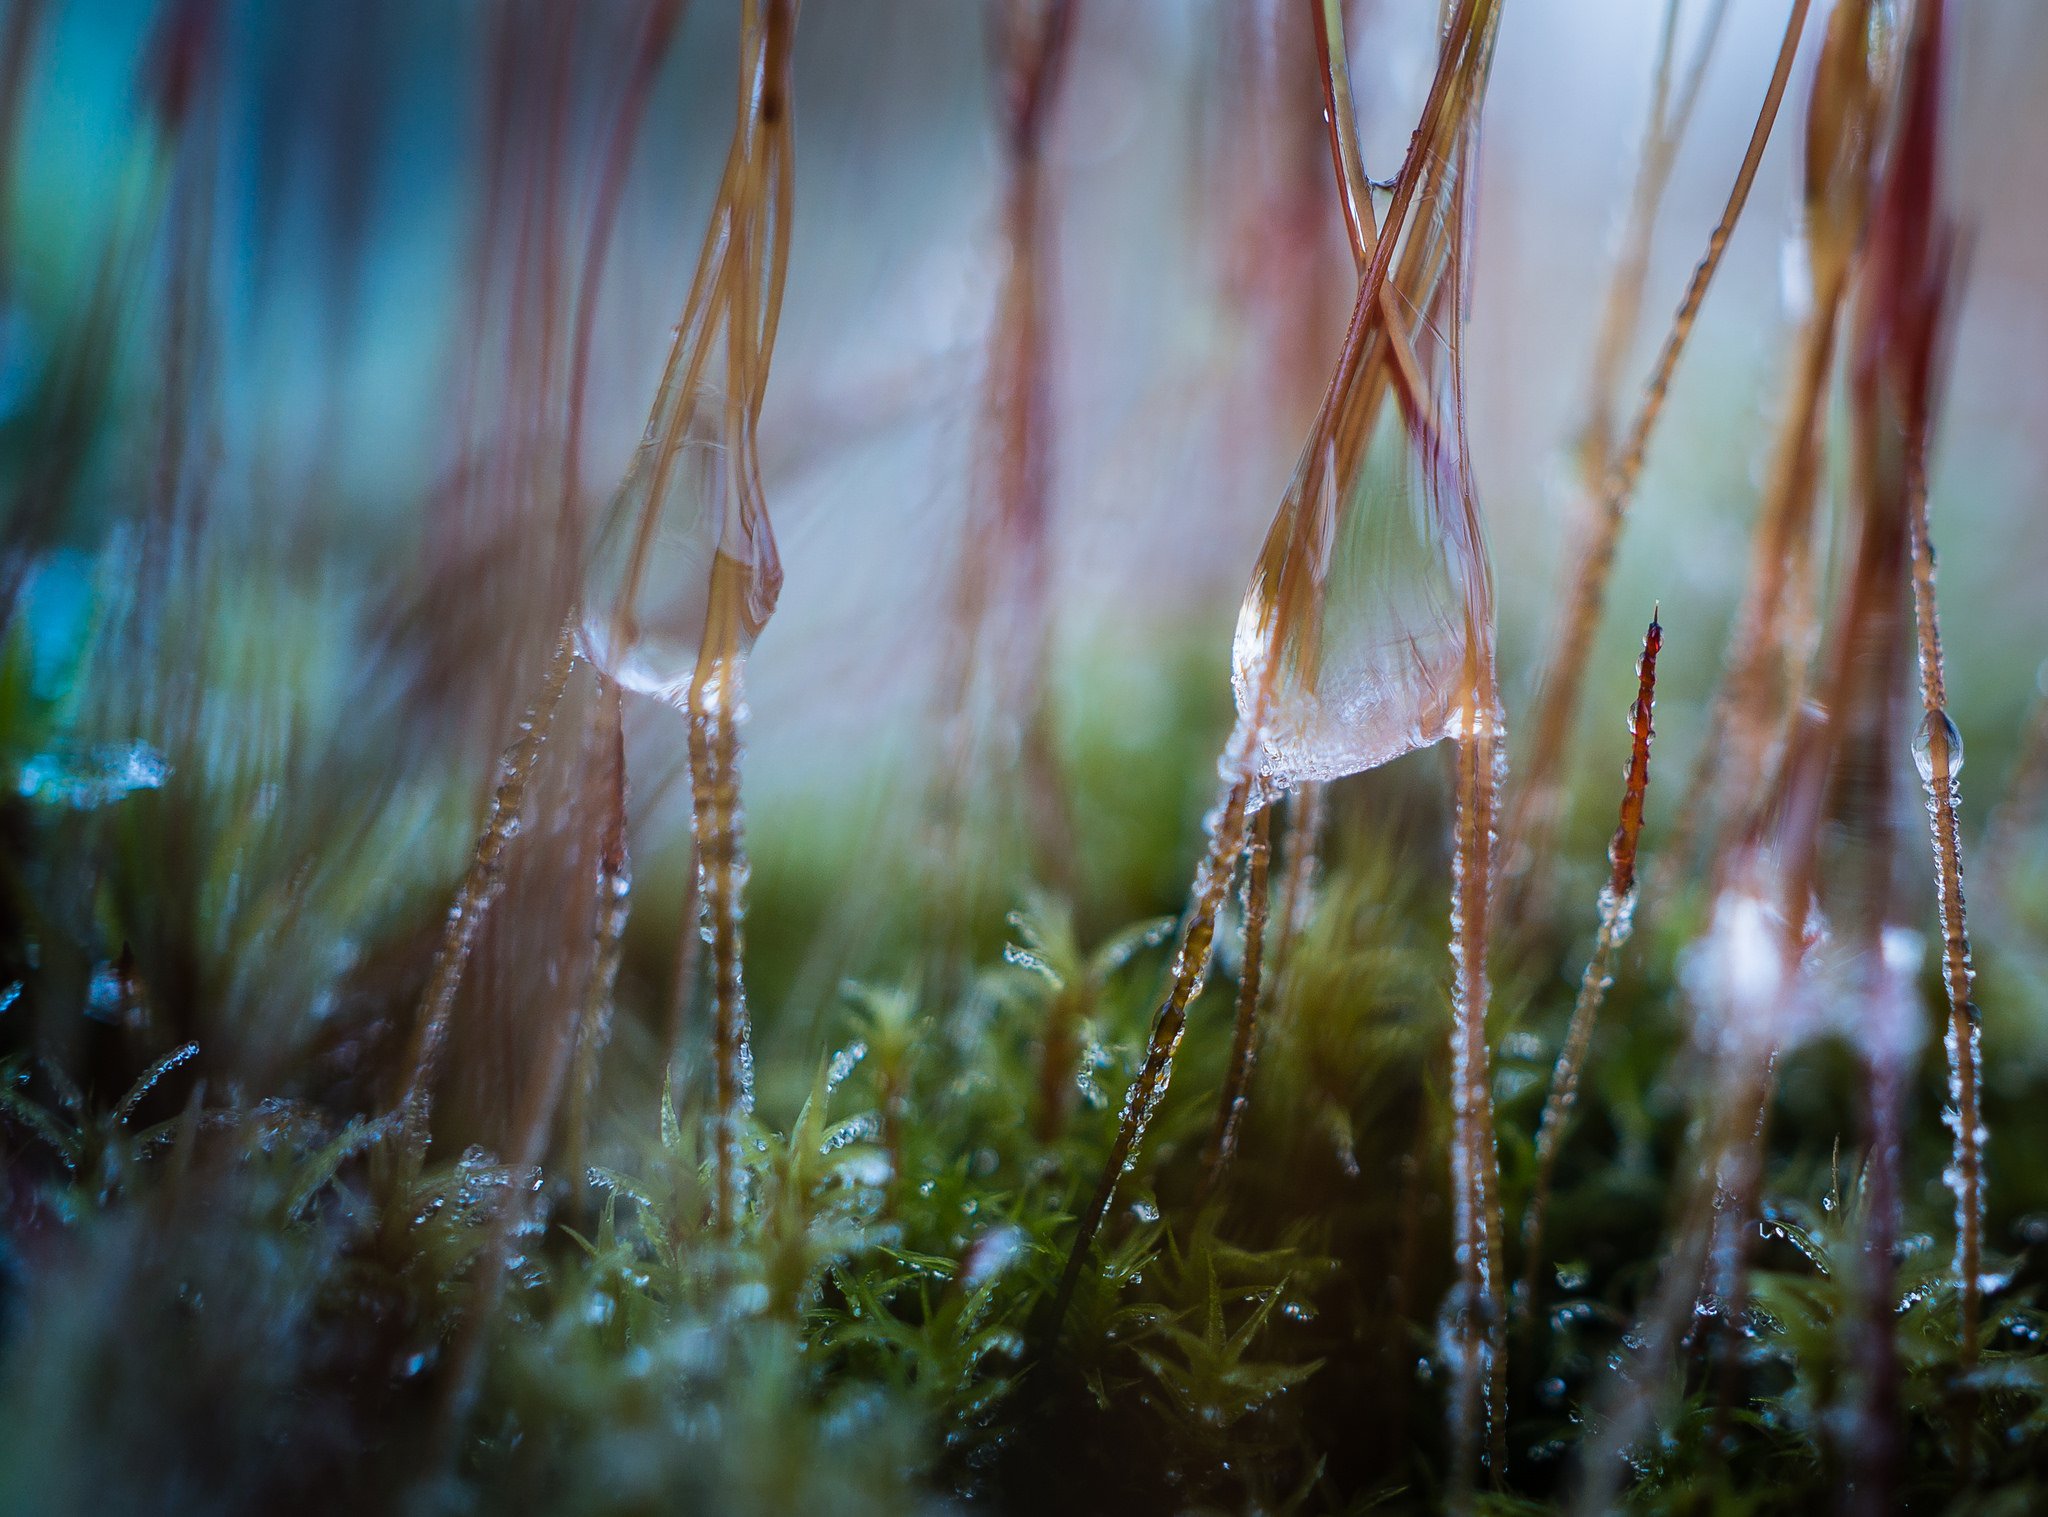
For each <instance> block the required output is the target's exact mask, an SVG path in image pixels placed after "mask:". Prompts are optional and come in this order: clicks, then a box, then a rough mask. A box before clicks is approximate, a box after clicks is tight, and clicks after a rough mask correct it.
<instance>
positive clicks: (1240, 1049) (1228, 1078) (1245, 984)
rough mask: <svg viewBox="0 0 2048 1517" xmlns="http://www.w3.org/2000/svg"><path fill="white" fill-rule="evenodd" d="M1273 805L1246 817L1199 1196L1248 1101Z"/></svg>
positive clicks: (1214, 1181) (1213, 1177)
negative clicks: (1234, 941) (1230, 974)
mask: <svg viewBox="0 0 2048 1517" xmlns="http://www.w3.org/2000/svg"><path fill="white" fill-rule="evenodd" d="M1272 821H1273V808H1272V807H1271V806H1262V807H1261V808H1259V813H1258V815H1257V816H1256V817H1254V818H1253V819H1252V830H1251V838H1250V840H1249V841H1248V842H1247V843H1246V845H1245V881H1244V964H1243V967H1242V969H1241V970H1240V971H1239V974H1238V980H1237V1020H1236V1024H1235V1026H1234V1028H1233V1030H1232V1033H1231V1039H1230V1063H1229V1064H1228V1066H1227V1067H1226V1068H1225V1071H1224V1076H1223V1089H1222V1092H1221V1093H1220V1094H1219V1095H1218V1097H1217V1101H1216V1120H1215V1124H1214V1125H1213V1126H1212V1127H1211V1128H1210V1130H1209V1146H1208V1149H1207V1150H1206V1152H1204V1154H1203V1156H1202V1196H1203V1197H1204V1198H1205V1199H1206V1198H1207V1197H1208V1196H1210V1195H1212V1194H1214V1192H1215V1191H1216V1188H1217V1187H1218V1186H1219V1185H1220V1184H1221V1183H1222V1181H1223V1175H1224V1172H1225V1171H1226V1170H1227V1169H1228V1168H1229V1167H1230V1161H1231V1158H1232V1157H1233V1156H1234V1155H1235V1154H1236V1152H1237V1132H1238V1126H1239V1124H1240V1123H1241V1122H1242V1121H1243V1118H1244V1111H1245V1107H1246V1106H1248V1105H1249V1104H1250V1103H1251V1080H1252V1060H1253V1059H1254V1058H1255V1057H1256V1056H1257V1054H1258V1030H1259V982H1260V976H1261V972H1262V970H1263V968H1264V958H1265V946H1266V904H1267V901H1268V899H1269V896H1270V892H1269V889H1268V871H1269V866H1270V864H1271V858H1272V850H1271V848H1270V847H1269V842H1270V839H1271V836H1272Z"/></svg>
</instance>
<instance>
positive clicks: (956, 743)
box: [937, 0, 1079, 937]
mask: <svg viewBox="0 0 2048 1517" xmlns="http://www.w3.org/2000/svg"><path fill="white" fill-rule="evenodd" d="M1078 10H1079V5H1078V0H1042V3H1032V0H1003V3H1002V4H1000V5H999V6H997V7H996V10H995V17H996V27H997V32H998V35H999V37H1000V40H1001V52H1002V64H1001V76H1002V78H1001V86H1002V87H1001V91H1000V99H1001V106H1002V133H1001V140H1002V153H1003V201H1002V232H1003V272H1002V280H1001V283H1000V286H999V288H998V291H997V295H996V309H995V317H994V322H993V328H992V334H991V338H990V351H989V356H988V368H987V373H986V375H985V377H984V381H983V395H982V421H981V427H982V433H983V438H984V441H983V446H982V457H981V460H980V468H981V469H982V470H983V471H985V474H986V482H985V484H984V486H983V487H982V488H980V489H977V491H976V492H975V498H974V509H973V512H972V515H971V519H970V520H969V522H968V523H967V532H966V537H965V543H964V548H963V556H962V559H961V563H960V571H959V578H958V580H957V581H956V583H955V585H954V588H953V599H952V620H953V627H954V636H953V637H952V639H950V640H949V643H948V648H947V656H946V667H945V669H944V670H943V672H942V674H941V677H940V689H941V690H943V691H944V692H945V702H946V704H945V708H944V709H945V717H946V723H947V725H948V727H950V729H951V741H950V743H949V744H948V747H949V749H950V752H949V754H948V756H947V759H946V762H945V765H944V767H943V768H942V770H941V771H940V774H939V777H938V779H939V785H940V790H939V794H938V797H937V799H938V801H939V804H940V809H941V813H942V815H943V817H944V819H945V823H946V825H947V827H948V828H949V830H951V831H952V832H953V833H954V834H955V836H954V838H953V839H951V840H949V846H948V849H947V852H948V853H949V854H951V855H953V856H954V862H953V863H952V865H951V867H950V868H949V870H948V873H949V874H950V875H951V876H952V878H951V879H949V880H947V881H944V882H942V889H944V890H947V891H949V892H950V891H952V890H956V889H957V885H958V879H959V876H960V873H961V870H960V867H959V864H958V861H957V855H958V853H959V849H958V847H957V839H958V835H959V834H960V833H961V832H962V831H963V830H964V816H963V813H964V811H965V809H966V807H967V804H968V790H969V786H970V776H971V775H972V773H973V771H974V769H975V767H976V755H975V749H976V748H977V747H978V746H979V745H980V744H981V743H982V742H983V741H984V740H985V738H986V732H985V730H984V729H985V727H986V726H987V722H985V721H984V719H983V718H984V716H985V715H986V716H987V717H989V718H992V720H993V722H994V723H995V724H996V725H997V726H998V728H999V729H1001V730H1003V731H1005V732H1014V738H1013V739H1011V741H1013V742H1014V743H1015V745H1016V746H1015V748H1014V750H1012V751H1011V752H1009V753H1007V754H1003V755H1001V756H1000V757H999V762H998V763H997V766H996V767H998V768H1002V769H1007V768H1009V767H1010V766H1011V764H1012V763H1016V764H1019V765H1021V768H1022V773H1023V777H1024V783H1025V787H1026V790H1027V792H1028V799H1029V804H1030V819H1031V822H1032V824H1033V825H1032V827H1031V834H1032V837H1033V840H1034V847H1033V849H1032V856H1033V858H1034V860H1035V863H1036V866H1037V868H1038V870H1039V872H1040V873H1041V874H1043V875H1045V876H1047V877H1048V878H1052V879H1055V880H1058V879H1060V878H1061V877H1062V876H1064V875H1065V874H1066V873H1067V872H1068V871H1069V869H1070V866H1071V861H1072V857H1073V847H1072V821H1071V819H1070V817H1069V816H1068V810H1067V801H1066V797H1065V794H1064V791H1063V787H1062V785H1061V783H1060V780H1059V777H1058V774H1057V763H1056V759H1055V755H1054V752H1053V744H1052V733H1051V712H1050V709H1049V707H1048V705H1047V701H1046V692H1045V660H1046V652H1047V643H1048V639H1049V637H1050V635H1051V623H1050V614H1049V604H1048V597H1049V593H1050V588H1051V586H1050V574H1051V568H1052V565H1051V550H1050V548H1049V546H1048V539H1049V536H1050V531H1051V526H1052V508H1053V494H1052V481H1053V467H1052V465H1053V457H1052V453H1053V446H1052V445H1053V420H1054V418H1053V387H1052V376H1053V362H1052V359H1053V351H1052V339H1053V320H1052V318H1053V315H1054V311H1055V291H1054V287H1053V275H1054V272H1055V269H1056V265H1057V261H1058V260H1057V258H1056V257H1055V256H1054V253H1055V247H1054V242H1055V233H1056V222H1055V221H1054V219H1053V216H1052V212H1053V211H1055V210H1056V209H1057V207H1056V205H1055V204H1054V202H1053V198H1052V196H1051V195H1050V194H1049V192H1048V186H1047V179H1046V173H1045V147H1046V139H1047V136H1048V133H1049V129H1050V126H1051V122H1052V119H1053V113H1054V110H1055V107H1056V106H1057V104H1058V101H1059V95H1060V87H1061V84H1062V82H1063V81H1064V79H1065V77H1066V73H1067V63H1068V58H1069V55H1070V54H1071V53H1072V51H1073V48H1072V39H1073V34H1074V25H1075V19H1076V14H1077V12H1078ZM983 680H986V681H988V688H987V692H986V695H985V696H978V695H977V685H978V684H979V683H980V682H981V681H983ZM984 701H985V702H986V711H984V707H983V702H984ZM951 935H952V934H951V933H950V932H949V933H948V936H949V937H950V936H951Z"/></svg>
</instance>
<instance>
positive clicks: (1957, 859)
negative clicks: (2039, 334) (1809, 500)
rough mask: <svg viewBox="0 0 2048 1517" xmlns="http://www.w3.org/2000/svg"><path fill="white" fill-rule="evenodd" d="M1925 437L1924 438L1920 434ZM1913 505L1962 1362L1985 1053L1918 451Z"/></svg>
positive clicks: (1980, 1177)
mask: <svg viewBox="0 0 2048 1517" xmlns="http://www.w3.org/2000/svg"><path fill="white" fill-rule="evenodd" d="M1923 443H1924V439H1923ZM1907 474H1908V479H1909V480H1910V484H1909V486H1908V499H1909V500H1910V502H1911V504H1912V511H1913V515H1912V549H1913V620H1914V624H1915V629H1916V642H1917V644H1918V650H1917V651H1918V662H1919V666H1920V697H1921V703H1922V705H1923V707H1924V709H1925V715H1924V716H1923V717H1922V718H1921V726H1920V735H1919V737H1918V738H1917V739H1916V740H1915V742H1914V750H1913V751H1914V756H1915V759H1916V760H1917V762H1918V764H1919V768H1920V777H1921V781H1922V783H1923V785H1924V786H1925V788H1926V791H1927V827H1928V833H1929V835H1930V837H1931V839H1932V841H1933V845H1934V866H1935V876H1934V878H1935V898H1936V902H1937V905H1938V908H1939V911H1940V918H1941V980H1942V989H1943V990H1944V991H1945V992H1946V993H1947V996H1948V1029H1947V1032H1946V1034H1945V1041H1946V1043H1947V1046H1948V1062H1949V1102H1950V1109H1949V1112H1948V1124H1949V1128H1950V1130H1951V1132H1952V1133H1953V1134H1954V1137H1955V1155H1954V1159H1953V1161H1952V1163H1951V1165H1950V1170H1949V1176H1948V1180H1949V1185H1950V1187H1951V1188H1952V1189H1953V1190H1954V1191H1955V1197H1956V1273H1957V1275H1958V1277H1959V1279H1960V1281H1961V1290H1962V1360H1963V1363H1964V1364H1965V1365H1968V1364H1970V1363H1972V1362H1974V1361H1975V1359H1976V1356H1977V1332H1978V1321H1979V1318H1980V1317H1981V1315H1982V1311H1983V1290H1984V1286H1983V1276H1984V1140H1985V1136H1986V1135H1985V1131H1984V1118H1983V1115H1982V1091H1983V1086H1984V1052H1983V1047H1982V1044H1981V1041H1980V1039H1981V1037H1982V1024H1981V1021H1980V1018H1979V1014H1978V1011H1977V1003H1976V1001H1975V1000H1973V999H1972V997H1971V982H1972V981H1973V980H1974V979H1975V978H1976V971H1975V970H1974V969H1973V968H1972V967H1971V965H1970V927H1969V919H1968V916H1967V914H1966V912H1965V909H1964V905H1963V840H1962V824H1961V822H1960V820H1959V819H1958V812H1959V811H1960V810H1961V807H1962V796H1963V792H1962V786H1961V784H1960V783H1959V781H1958V779H1957V776H1958V775H1959V774H1960V773H1961V771H1962V767H1963V743H1962V738H1961V737H1960V735H1958V733H1957V732H1956V727H1955V723H1954V722H1953V721H1951V720H1950V719H1949V714H1948V699H1947V684H1946V680H1945V678H1944V673H1943V667H1942V657H1941V621H1940V609H1939V607H1938V606H1937V604H1936V601H1935V593H1934V545H1933V543H1932V542H1931V541H1930V540H1929V537H1928V531H1927V478H1926V460H1925V457H1924V454H1922V453H1920V451H1919V450H1918V449H1915V452H1914V456H1913V457H1912V458H1911V462H1910V463H1909V466H1908V471H1907Z"/></svg>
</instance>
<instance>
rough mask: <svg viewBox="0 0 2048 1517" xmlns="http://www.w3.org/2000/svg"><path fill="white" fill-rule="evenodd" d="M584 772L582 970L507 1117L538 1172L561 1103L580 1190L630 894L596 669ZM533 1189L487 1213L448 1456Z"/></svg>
mask: <svg viewBox="0 0 2048 1517" xmlns="http://www.w3.org/2000/svg"><path fill="white" fill-rule="evenodd" d="M592 705H593V716H594V721H593V723H592V729H591V733H590V740H589V743H588V747H587V749H586V753H587V757H586V759H585V768H586V773H587V774H588V775H589V776H590V778H591V779H593V780H595V781H596V784H595V786H594V789H595V790H596V792H597V795H598V804H597V808H596V813H597V826H596V827H595V829H594V834H595V835H594V836H593V837H592V838H591V840H590V846H591V854H590V855H589V857H591V871H590V875H589V876H588V878H589V879H590V881H591V884H592V886H593V892H592V898H591V902H590V904H591V949H590V969H589V975H588V977H587V978H586V979H585V980H584V982H583V988H582V992H581V994H580V995H578V996H577V997H576V999H575V1002H574V1003H573V1004H572V1005H570V1006H569V1007H567V1008H565V1010H564V1013H563V1015H562V1017H561V1019H560V1021H559V1022H558V1023H557V1024H556V1025H555V1027H554V1028H553V1029H552V1036H551V1037H550V1038H549V1039H548V1040H547V1042H546V1045H545V1046H544V1047H543V1049H542V1050H541V1055H542V1057H541V1059H540V1060H539V1069H538V1074H537V1077H536V1078H535V1079H533V1080H531V1081H529V1082H527V1084H526V1088H525V1090H524V1091H523V1093H522V1095H521V1099H520V1103H519V1108H518V1111H517V1113H516V1115H515V1116H514V1118H513V1121H512V1130H511V1135H510V1141H509V1142H508V1144H507V1146H506V1151H505V1152H506V1160H507V1164H508V1168H509V1170H510V1173H511V1174H512V1175H513V1176H515V1177H521V1176H526V1175H535V1176H537V1175H538V1173H539V1169H538V1166H539V1165H540V1163H541V1161H542V1160H543V1159H544V1158H545V1157H546V1156H547V1146H548V1134H549V1132H550V1130H551V1129H552V1127H553V1124H554V1120H555V1117H556V1114H557V1112H558V1111H559V1110H561V1109H562V1107H563V1105H564V1097H565V1095H566V1097H567V1110H566V1113H565V1126H566V1127H567V1129H568V1131H567V1134H566V1142H565V1145H564V1147H565V1149H566V1152H567V1154H568V1164H567V1168H568V1169H569V1171H570V1175H571V1178H572V1182H573V1183H574V1185H575V1186H576V1188H577V1190H578V1192H579V1194H580V1192H581V1189H582V1186H583V1183H584V1166H583V1162H582V1153H583V1141H584V1132H583V1123H584V1110H585V1104H586V1097H587V1095H588V1086H589V1081H590V1078H591V1075H592V1074H593V1073H594V1071H595V1067H596V1059H597V1055H598V1053H599V1052H601V1051H602V1049H603V1044H604V1040H605V1036H606V1034H607V1033H608V1031H609V1023H610V1017H611V998H612V989H613V986H614V985H615V984H616V983H617V980H618V976H619V950H620V944H621V941H622V940H623V938H624V935H625V931H626V919H627V916H628V914H629V908H630V900H631V894H632V883H633V875H632V865H631V862H630V860H629V857H628V854H627V850H626V745H625V728H624V723H623V715H624V712H623V709H622V692H621V691H620V690H619V687H618V686H617V685H615V684H613V683H612V682H611V681H610V680H607V679H604V678H602V677H600V678H599V680H598V688H597V690H596V691H595V692H594V695H593V702H592ZM533 1204H534V1201H533V1195H532V1193H531V1192H530V1191H528V1190H527V1189H526V1187H525V1186H523V1185H521V1184H519V1183H517V1182H516V1181H515V1183H511V1184H507V1185H506V1186H504V1187H503V1190H502V1194H501V1195H500V1196H499V1198H498V1203H497V1207H496V1209H495V1210H494V1211H493V1212H492V1213H491V1219H490V1223H489V1231H488V1233H487V1235H486V1239H485V1243H484V1250H483V1257H482V1262H481V1263H480V1265H479V1266H478V1269H477V1272H476V1280H477V1290H476V1297H475V1299H473V1300H472V1302H471V1304H470V1306H469V1309H468V1310H467V1311H466V1312H465V1313H464V1314H463V1317H462V1321H461V1325H460V1326H459V1327H458V1328H457V1330H456V1335H455V1339H454V1342H453V1344H452V1345H451V1348H450V1352H449V1362H448V1369H447V1372H446V1373H445V1375H444V1376H443V1377H442V1380H441V1394H440V1402H439V1405H438V1407H437V1408H436V1418H437V1428H436V1442H437V1443H438V1444H440V1445H441V1446H443V1448H444V1454H443V1458H444V1459H445V1458H446V1457H447V1455H448V1454H449V1453H452V1452H453V1451H452V1448H449V1447H448V1445H449V1444H450V1443H451V1442H452V1440H453V1438H454V1436H455V1434H456V1432H457V1430H458V1429H460V1428H461V1427H462V1426H463V1425H464V1423H465V1422H466V1421H467V1419H468V1416H469V1413H470V1410H471V1408H472V1407H473V1406H474V1404H475V1399H476V1392H477V1389H478V1386H479V1384H480V1382H481V1380H482V1376H483V1369H484V1361H485V1357H486V1355H487V1354H488V1352H489V1342H490V1336H491V1334H490V1329H491V1326H492V1324H493V1323H494V1322H496V1320H497V1310H498V1303H499V1301H500V1300H501V1299H502V1297H503V1294H504V1289H505V1284H506V1279H507V1263H508V1260H509V1258H510V1255H511V1252H512V1247H513V1243H514V1240H515V1238H516V1237H517V1234H518V1231H519V1229H520V1227H521V1226H522V1224H524V1223H525V1222H526V1221H527V1219H528V1217H529V1216H530V1215H531V1214H532V1208H533Z"/></svg>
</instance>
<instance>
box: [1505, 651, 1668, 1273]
mask: <svg viewBox="0 0 2048 1517" xmlns="http://www.w3.org/2000/svg"><path fill="white" fill-rule="evenodd" d="M1663 646H1664V629H1663V628H1662V627H1661V626H1659V625H1658V623H1657V617H1656V615H1655V613H1652V614H1651V617H1650V627H1649V630H1648V631H1647V632H1645V633H1644V634H1643V653H1642V657H1641V658H1640V659H1639V660H1638V661H1637V663H1636V699H1635V704H1634V705H1633V706H1632V707H1630V708H1629V715H1628V727H1629V733H1630V738H1631V740H1630V743H1629V755H1628V763H1627V764H1626V765H1625V766H1624V769H1623V780H1622V791H1621V819H1620V821H1619V822H1617V823H1616V825H1615V828H1614V838H1613V840H1612V841H1611V842H1609V843H1608V845H1607V862H1608V865H1609V869H1608V875H1607V883H1606V885H1605V886H1603V887H1602V888H1601V891H1600V932H1599V936H1598V937H1596V938H1595V939H1594V940H1593V954H1592V957H1591V958H1590V959H1588V960H1587V962H1586V973H1585V976H1584V977H1583V978H1582V979H1581V980H1580V981H1579V998H1578V1001H1577V1002H1576V1003H1575V1004H1574V1005H1573V1007H1572V1019H1571V1023H1570V1025H1569V1027H1568V1028H1567V1029H1566V1031H1565V1038H1564V1048H1563V1049H1562V1050H1561V1051H1560V1052H1559V1054H1558V1056H1557V1069H1556V1070H1555V1072H1553V1073H1552V1075H1551V1077H1550V1095H1549V1098H1548V1099H1547V1100H1546V1101H1545V1102H1544V1103H1543V1117H1542V1120H1541V1121H1540V1122H1539V1123H1538V1124H1537V1128H1536V1178H1535V1181H1534V1182H1533V1184H1532V1186H1531V1189H1530V1194H1529V1211H1528V1215H1527V1216H1525V1217H1524V1218H1523V1220H1522V1255H1523V1265H1522V1299H1521V1303H1520V1309H1521V1311H1523V1312H1525V1313H1526V1312H1532V1311H1534V1310H1535V1306H1536V1283H1537V1280H1538V1278H1539V1275H1540V1271H1541V1268H1542V1259H1543V1213H1544V1210H1545V1208H1546V1207H1547V1206H1548V1205H1549V1201H1550V1185H1551V1181H1552V1179H1553V1177H1554V1176H1555V1174H1556V1171H1557V1154H1558V1149H1559V1148H1560V1147H1561V1146H1562V1144H1563V1142H1564V1134H1565V1124H1566V1123H1567V1122H1569V1121H1570V1120H1571V1114H1572V1103H1573V1102H1574V1101H1575V1100H1576V1099H1577V1097H1578V1092H1579V1072H1580V1070H1581V1069H1582V1068H1583V1067H1584V1064H1585V1060H1586V1051H1587V1049H1588V1048H1589V1047H1591V1046H1592V1041H1593V1025H1594V1023H1595V1021H1596V1020H1597V1019H1598V1018H1599V1015H1600V1005H1601V1002H1602V1001H1604V1000H1605V999H1606V997H1607V988H1608V986H1610V985H1612V984H1613V983H1614V955H1615V953H1616V952H1617V951H1618V950H1619V949H1620V947H1621V945H1622V944H1623V943H1625V942H1627V941H1628V935H1629V929H1630V928H1631V927H1632V926H1633V925H1634V922H1635V910H1636V848H1637V844H1638V843H1639V841H1640V840H1641V838H1642V832H1643V801H1644V798H1645V796H1646V795H1647V794H1648V792H1649V788H1650V739H1651V732H1652V727H1651V722H1652V716H1653V714H1654V712H1655V709H1656V701H1657V654H1658V651H1659V650H1660V649H1661V648H1662V647H1663Z"/></svg>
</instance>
